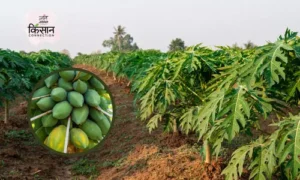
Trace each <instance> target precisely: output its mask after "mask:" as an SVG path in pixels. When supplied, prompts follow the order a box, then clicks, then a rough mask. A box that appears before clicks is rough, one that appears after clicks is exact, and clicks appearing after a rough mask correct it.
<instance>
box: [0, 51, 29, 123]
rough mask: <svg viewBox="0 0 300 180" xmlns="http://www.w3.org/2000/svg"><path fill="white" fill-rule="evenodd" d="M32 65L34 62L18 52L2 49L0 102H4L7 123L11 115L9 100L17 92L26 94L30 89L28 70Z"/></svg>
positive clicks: (0, 54)
mask: <svg viewBox="0 0 300 180" xmlns="http://www.w3.org/2000/svg"><path fill="white" fill-rule="evenodd" d="M32 67H33V65H32V62H31V61H30V60H29V59H24V58H22V57H21V56H20V55H19V54H18V53H17V52H14V51H10V50H1V49H0V89H1V91H0V98H1V101H0V103H1V104H3V103H4V108H5V113H4V114H5V115H4V123H7V121H8V117H9V101H11V100H13V99H14V98H15V95H16V94H20V95H24V94H25V93H26V92H27V91H29V90H30V86H31V84H30V78H29V77H28V76H27V74H26V72H27V71H28V70H30V69H32Z"/></svg>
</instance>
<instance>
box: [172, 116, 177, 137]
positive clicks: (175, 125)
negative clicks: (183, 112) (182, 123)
mask: <svg viewBox="0 0 300 180" xmlns="http://www.w3.org/2000/svg"><path fill="white" fill-rule="evenodd" d="M173 133H174V134H177V133H178V129H177V123H176V119H173Z"/></svg>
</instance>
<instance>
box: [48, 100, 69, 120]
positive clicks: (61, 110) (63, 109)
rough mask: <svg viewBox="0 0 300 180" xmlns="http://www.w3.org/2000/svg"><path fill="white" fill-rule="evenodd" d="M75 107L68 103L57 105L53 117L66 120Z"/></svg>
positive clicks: (63, 102)
mask: <svg viewBox="0 0 300 180" xmlns="http://www.w3.org/2000/svg"><path fill="white" fill-rule="evenodd" d="M72 109H73V107H72V106H71V105H70V103H69V102H68V101H62V102H59V103H57V104H56V105H55V106H54V107H53V111H52V115H53V117H54V118H56V119H66V118H67V117H68V116H69V115H70V114H71V112H72Z"/></svg>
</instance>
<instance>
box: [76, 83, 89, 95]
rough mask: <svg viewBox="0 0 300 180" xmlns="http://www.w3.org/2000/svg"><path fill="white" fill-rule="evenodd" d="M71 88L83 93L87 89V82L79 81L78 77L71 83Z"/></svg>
mask: <svg viewBox="0 0 300 180" xmlns="http://www.w3.org/2000/svg"><path fill="white" fill-rule="evenodd" d="M73 88H74V90H75V91H77V92H79V93H81V94H84V93H85V92H86V91H87V88H88V86H87V83H86V82H84V81H81V80H80V79H78V80H77V81H75V82H74V83H73Z"/></svg>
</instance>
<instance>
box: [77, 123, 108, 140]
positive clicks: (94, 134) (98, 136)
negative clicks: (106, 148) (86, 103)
mask: <svg viewBox="0 0 300 180" xmlns="http://www.w3.org/2000/svg"><path fill="white" fill-rule="evenodd" d="M79 127H80V129H82V130H83V131H84V132H85V133H86V134H87V136H88V137H89V138H90V139H92V140H95V141H100V140H102V138H103V137H102V132H101V129H100V127H99V126H98V125H97V124H96V123H95V122H93V121H91V120H86V121H85V122H84V123H83V124H82V125H80V126H79Z"/></svg>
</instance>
